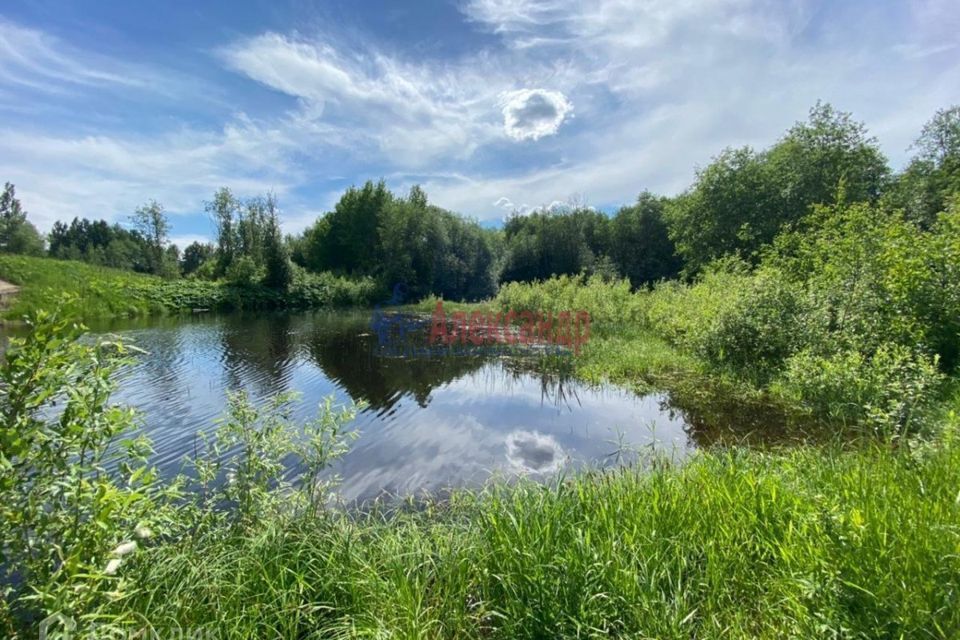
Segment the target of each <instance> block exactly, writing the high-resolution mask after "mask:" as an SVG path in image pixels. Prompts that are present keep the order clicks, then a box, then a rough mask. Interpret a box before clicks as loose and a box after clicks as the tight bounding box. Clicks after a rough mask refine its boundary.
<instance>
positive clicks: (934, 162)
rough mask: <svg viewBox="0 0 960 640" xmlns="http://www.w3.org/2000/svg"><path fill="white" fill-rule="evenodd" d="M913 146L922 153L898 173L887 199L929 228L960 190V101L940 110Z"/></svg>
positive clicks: (890, 203)
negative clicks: (959, 103) (958, 103)
mask: <svg viewBox="0 0 960 640" xmlns="http://www.w3.org/2000/svg"><path fill="white" fill-rule="evenodd" d="M912 148H914V149H916V150H917V152H918V153H917V155H916V156H915V157H914V158H912V159H911V161H910V163H909V164H908V165H907V168H906V169H905V170H904V171H903V173H901V174H900V175H898V176H897V179H896V181H895V183H894V184H893V186H892V188H891V189H890V190H889V192H888V193H887V194H886V197H885V203H886V204H887V205H888V207H890V208H894V209H902V210H903V211H904V212H905V213H906V215H907V217H908V218H910V219H911V220H913V221H914V222H916V223H917V224H919V225H920V226H922V227H924V228H928V229H929V228H931V227H933V225H934V224H935V223H936V220H937V217H938V215H939V214H940V213H941V212H942V211H946V210H947V208H948V206H949V204H950V201H951V199H952V198H954V197H955V196H956V195H957V194H958V193H960V105H955V106H952V107H950V108H948V109H941V110H939V111H937V113H936V114H934V116H933V118H931V119H930V121H929V122H927V123H926V124H925V125H924V127H923V130H922V131H921V133H920V137H919V138H917V140H916V142H914V144H913V147H912Z"/></svg>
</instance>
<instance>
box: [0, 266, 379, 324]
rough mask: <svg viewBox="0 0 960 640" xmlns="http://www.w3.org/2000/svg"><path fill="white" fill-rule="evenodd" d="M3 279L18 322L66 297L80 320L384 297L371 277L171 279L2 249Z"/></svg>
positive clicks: (10, 314)
mask: <svg viewBox="0 0 960 640" xmlns="http://www.w3.org/2000/svg"><path fill="white" fill-rule="evenodd" d="M0 279H2V280H7V281H9V282H12V283H13V284H15V285H17V286H19V287H20V291H19V293H18V294H17V296H16V297H15V298H14V299H13V301H12V303H11V304H10V305H9V307H8V308H7V309H6V310H5V311H4V312H3V317H4V318H7V319H12V320H18V319H20V318H22V317H23V316H24V315H27V314H29V313H32V312H34V311H36V310H37V309H44V308H50V307H51V306H52V305H53V304H55V303H56V302H57V301H58V300H59V299H60V298H61V297H62V296H64V295H67V296H69V297H70V300H69V302H68V303H67V306H66V309H67V310H68V311H69V312H70V313H72V314H73V315H74V316H76V317H78V318H80V319H85V320H89V319H95V318H118V317H136V316H147V315H162V314H177V313H191V312H193V311H214V310H235V309H284V308H288V309H308V308H316V307H329V306H368V305H371V304H372V303H373V302H374V301H375V300H376V299H377V298H378V297H379V295H380V291H379V290H378V288H377V286H376V285H375V283H374V282H373V281H372V280H369V279H361V280H349V279H347V278H339V277H336V276H333V275H331V274H327V273H323V274H310V273H305V272H300V273H298V274H296V277H295V278H294V281H293V283H292V284H291V286H290V288H289V290H288V291H286V292H279V291H276V290H273V289H270V288H269V287H265V286H262V285H259V284H256V283H251V284H244V285H240V284H236V283H230V282H225V281H209V280H199V279H192V278H182V279H173V280H167V279H163V278H160V277H157V276H152V275H148V274H142V273H134V272H132V271H122V270H119V269H110V268H107V267H98V266H94V265H91V264H88V263H85V262H77V261H72V260H56V259H53V258H37V257H30V256H19V255H9V254H0Z"/></svg>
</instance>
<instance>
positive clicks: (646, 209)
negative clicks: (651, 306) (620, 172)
mask: <svg viewBox="0 0 960 640" xmlns="http://www.w3.org/2000/svg"><path fill="white" fill-rule="evenodd" d="M666 202H667V199H666V198H662V197H657V196H655V195H653V194H652V193H650V192H649V191H644V192H643V193H641V194H640V196H639V197H638V198H637V202H636V203H635V204H633V205H631V206H629V207H623V208H622V209H620V211H618V212H617V215H616V216H614V218H613V220H612V221H611V228H610V242H611V249H610V252H611V255H612V257H613V260H614V263H615V264H616V266H617V268H618V271H619V272H620V273H621V274H623V275H625V276H626V277H627V278H629V279H630V284H632V285H633V286H634V287H640V286H644V285H648V284H652V283H654V282H656V281H658V280H663V279H669V278H675V277H676V276H677V274H678V273H679V272H680V266H681V262H680V258H679V257H678V256H677V254H676V247H675V246H674V244H673V241H672V240H671V239H670V237H669V235H668V233H667V225H666V222H665V221H664V208H665V206H666Z"/></svg>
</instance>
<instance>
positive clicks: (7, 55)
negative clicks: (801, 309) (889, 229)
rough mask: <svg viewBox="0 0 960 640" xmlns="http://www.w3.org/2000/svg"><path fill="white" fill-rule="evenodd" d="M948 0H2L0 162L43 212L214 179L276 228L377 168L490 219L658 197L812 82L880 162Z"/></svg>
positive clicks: (932, 55) (940, 79)
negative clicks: (874, 145)
mask: <svg viewBox="0 0 960 640" xmlns="http://www.w3.org/2000/svg"><path fill="white" fill-rule="evenodd" d="M958 33H960V11H958V10H957V7H956V2H955V0H914V1H910V2H896V1H890V2H886V1H885V2H875V1H872V0H871V1H867V0H857V1H851V2H841V1H838V0H833V1H829V0H825V1H809V2H808V1H799V0H786V1H782V0H645V1H642V2H641V1H630V0H592V1H587V0H520V1H516V2H508V1H506V0H459V1H457V0H453V1H445V0H430V1H427V2H416V3H414V2H397V1H396V0H394V1H388V0H382V1H377V2H364V1H354V2H347V1H340V0H335V1H329V2H306V1H305V0H273V1H270V2H239V1H237V0H233V1H231V2H207V3H201V2H195V1H194V2H187V1H178V2H167V3H145V2H129V1H98V2H90V1H68V0H38V1H34V2H23V3H19V4H17V5H13V6H11V5H10V4H6V5H4V6H3V7H2V8H0V181H11V182H13V183H15V184H16V185H17V192H18V195H19V196H20V199H21V201H22V202H23V204H24V207H25V208H26V209H27V211H28V212H29V214H30V218H31V220H33V221H34V222H35V223H36V224H37V226H38V227H40V228H41V230H44V231H45V230H48V229H49V227H50V225H52V223H53V221H55V220H57V219H66V220H69V219H72V218H73V217H74V216H86V217H91V218H106V219H108V220H114V221H120V222H124V221H126V220H127V217H128V216H129V215H130V213H131V212H132V211H133V209H134V208H135V207H136V206H137V205H139V204H141V203H143V202H144V201H146V200H148V199H150V198H154V199H157V200H159V201H160V202H162V203H163V204H164V205H165V206H166V208H167V210H168V212H169V213H170V217H171V221H172V223H173V234H172V235H173V236H174V239H175V240H176V241H177V242H178V243H180V245H181V247H182V246H183V245H184V244H185V243H186V242H188V241H190V240H192V239H197V238H204V237H210V235H211V231H212V229H211V225H210V223H209V221H208V219H207V218H206V216H205V215H204V214H203V201H204V200H206V199H209V198H210V196H211V195H212V193H213V191H214V190H215V189H216V188H218V187H220V186H229V187H231V188H232V189H233V190H234V191H235V192H236V193H238V194H239V195H241V196H251V195H254V194H257V193H261V192H264V191H267V190H273V191H274V192H276V193H277V194H278V196H279V199H280V204H281V208H282V212H283V213H282V217H283V225H284V228H285V229H286V230H287V231H290V232H293V231H298V230H300V229H302V228H303V227H304V226H306V225H307V224H309V223H310V222H312V221H313V220H314V219H315V218H316V216H317V215H319V214H321V213H322V212H324V211H326V210H328V209H329V208H330V207H331V206H332V204H333V203H334V202H335V201H336V199H337V197H338V195H339V194H340V193H341V192H342V191H343V189H344V188H346V187H347V186H349V185H351V184H359V183H362V182H363V181H365V180H367V179H369V178H373V179H376V178H379V177H383V178H384V179H386V181H387V183H388V185H389V186H391V187H392V188H395V189H398V190H406V189H407V188H409V186H411V185H413V184H416V183H419V184H422V185H423V186H424V188H425V189H426V190H427V193H428V195H429V196H430V199H431V200H432V201H433V202H435V203H437V204H439V205H441V206H445V207H448V208H451V209H454V210H456V211H460V212H462V213H464V214H467V215H470V216H473V217H476V218H479V219H481V220H482V221H485V222H488V223H496V222H497V221H500V220H502V219H503V217H504V216H505V215H506V214H508V213H510V212H511V211H513V210H520V211H525V210H528V209H530V208H532V207H538V206H545V205H549V204H551V203H553V202H558V201H559V202H565V201H570V200H574V201H577V202H583V203H586V204H589V205H592V206H596V207H598V208H602V209H610V208H613V207H615V206H617V205H619V204H623V203H627V202H629V201H631V200H633V199H634V198H635V197H636V195H637V194H638V193H639V192H640V191H641V190H643V189H651V190H653V191H657V192H661V193H665V194H673V193H677V192H679V191H680V190H682V189H683V188H685V187H686V186H687V185H688V184H689V183H690V181H691V179H692V178H693V173H694V169H695V167H696V166H698V165H701V166H702V165H703V164H705V163H707V162H709V160H710V158H711V157H712V156H713V155H715V154H716V153H717V152H719V151H720V150H721V149H722V148H723V147H725V146H739V145H744V144H749V145H753V146H756V147H763V146H767V145H769V144H770V143H772V142H773V141H775V140H776V138H777V137H778V136H779V135H781V134H782V133H783V131H784V130H785V129H786V128H788V127H789V126H790V125H791V124H792V123H793V122H795V121H796V120H800V119H803V118H804V117H805V115H806V113H807V111H808V110H809V108H810V107H811V106H812V105H813V104H814V103H815V102H816V101H817V100H818V99H821V100H826V101H829V102H831V103H833V104H834V106H836V107H838V108H840V109H843V110H848V111H852V112H853V113H854V115H855V116H856V117H857V118H859V119H861V120H863V121H865V122H866V123H867V125H868V127H869V128H870V131H871V132H872V133H873V134H874V135H875V136H877V137H878V138H879V140H880V143H881V146H882V148H883V150H884V152H885V153H886V154H887V156H888V157H889V158H890V161H891V163H892V164H893V166H894V167H900V166H902V165H903V163H904V161H905V160H906V159H907V158H908V157H909V153H908V150H907V149H908V147H909V145H910V143H911V141H912V140H913V139H914V138H915V137H916V135H917V133H918V132H919V130H920V127H921V126H922V125H923V123H924V122H925V121H926V120H928V119H929V117H930V116H931V115H932V114H933V112H934V111H935V110H936V109H938V108H941V107H946V106H949V105H950V104H956V103H958V102H960V37H958V35H957V34H958Z"/></svg>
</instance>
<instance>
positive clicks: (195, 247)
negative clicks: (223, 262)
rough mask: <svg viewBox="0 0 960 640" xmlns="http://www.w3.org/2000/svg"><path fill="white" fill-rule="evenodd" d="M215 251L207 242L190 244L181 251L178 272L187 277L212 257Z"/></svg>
mask: <svg viewBox="0 0 960 640" xmlns="http://www.w3.org/2000/svg"><path fill="white" fill-rule="evenodd" d="M214 253H215V249H214V247H213V245H212V244H210V243H208V242H196V241H195V242H191V243H190V244H188V245H187V248H186V249H184V250H183V258H182V259H181V260H180V271H181V272H182V273H183V275H185V276H188V275H190V274H192V273H194V272H196V271H197V269H199V268H200V267H202V266H203V265H204V264H206V263H207V262H208V261H209V260H211V259H212V258H213V256H214Z"/></svg>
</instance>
